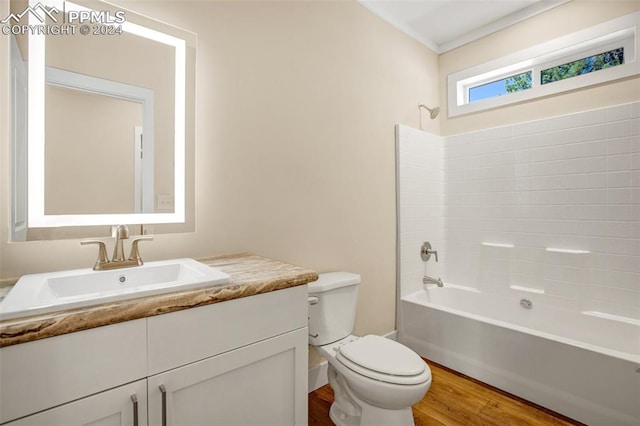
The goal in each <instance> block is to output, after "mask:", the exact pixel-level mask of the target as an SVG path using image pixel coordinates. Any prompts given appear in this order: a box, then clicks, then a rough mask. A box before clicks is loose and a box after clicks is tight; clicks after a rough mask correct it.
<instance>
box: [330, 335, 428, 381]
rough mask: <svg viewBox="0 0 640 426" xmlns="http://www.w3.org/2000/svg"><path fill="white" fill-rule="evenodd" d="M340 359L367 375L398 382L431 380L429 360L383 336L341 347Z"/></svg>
mask: <svg viewBox="0 0 640 426" xmlns="http://www.w3.org/2000/svg"><path fill="white" fill-rule="evenodd" d="M336 360H337V361H339V362H340V363H342V364H343V365H344V366H345V367H347V368H349V369H350V370H353V371H355V372H356V373H358V374H361V375H363V376H365V377H368V378H371V379H374V380H378V381H381V382H386V383H392V384H398V385H417V384H421V383H424V382H426V381H428V380H430V379H431V370H429V368H428V367H427V365H426V363H425V362H424V361H423V360H422V359H421V358H420V357H419V356H418V354H416V353H415V352H413V351H412V350H411V349H409V348H407V347H406V346H404V345H402V344H400V343H398V342H395V341H393V340H389V339H386V338H384V337H380V336H374V335H369V336H364V337H362V338H359V339H357V340H354V341H352V342H350V343H348V344H344V345H340V346H339V347H338V348H337V354H336Z"/></svg>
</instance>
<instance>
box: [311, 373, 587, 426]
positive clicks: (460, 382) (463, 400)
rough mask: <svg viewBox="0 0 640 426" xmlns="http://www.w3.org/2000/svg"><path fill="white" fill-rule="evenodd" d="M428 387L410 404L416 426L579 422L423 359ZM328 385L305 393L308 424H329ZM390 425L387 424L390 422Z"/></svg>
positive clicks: (329, 396) (330, 400)
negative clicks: (429, 376)
mask: <svg viewBox="0 0 640 426" xmlns="http://www.w3.org/2000/svg"><path fill="white" fill-rule="evenodd" d="M426 361H427V363H428V364H429V367H430V368H431V377H432V382H431V388H429V391H428V392H427V394H426V395H425V397H424V398H423V399H422V400H421V401H420V402H418V403H417V404H415V405H414V406H413V418H414V421H415V423H416V426H424V425H447V426H450V425H451V426H452V425H460V426H469V425H490V426H510V425H554V426H555V425H558V426H560V425H561V426H566V425H581V423H579V422H576V421H573V420H571V419H568V418H566V417H564V416H561V415H560V414H557V413H554V412H552V411H549V410H547V409H545V408H542V407H539V406H536V405H534V404H532V403H530V402H528V401H525V400H523V399H520V398H518V397H516V396H513V395H510V394H508V393H506V392H503V391H501V390H499V389H496V388H494V387H491V386H489V385H486V384H484V383H482V382H479V381H477V380H475V379H472V378H470V377H467V376H464V375H462V374H460V373H457V372H455V371H453V370H450V369H448V368H446V367H443V366H441V365H438V364H436V363H434V362H432V361H429V360H426ZM332 402H333V391H332V390H331V388H330V387H329V385H326V386H323V387H322V388H320V389H318V390H316V391H314V392H312V393H310V394H309V425H328V426H329V425H333V422H331V419H330V418H329V407H330V406H331V403H332ZM390 426H391V425H390Z"/></svg>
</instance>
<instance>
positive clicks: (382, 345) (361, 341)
mask: <svg viewBox="0 0 640 426" xmlns="http://www.w3.org/2000/svg"><path fill="white" fill-rule="evenodd" d="M359 285H360V275H358V274H352V273H348V272H331V273H325V274H319V278H318V280H317V281H314V282H312V283H309V344H311V345H312V346H314V347H315V348H316V350H317V351H318V352H319V353H320V355H322V356H323V357H325V358H326V359H327V361H328V362H329V369H328V378H329V384H330V385H331V388H332V389H333V392H334V402H333V404H332V405H331V409H330V411H329V415H330V417H331V420H333V422H334V423H335V424H336V425H338V426H356V425H363V426H365V425H385V426H391V425H413V424H414V423H413V413H412V411H411V406H412V405H413V404H415V403H416V402H418V401H420V400H421V399H422V397H423V396H424V395H425V393H426V392H427V390H428V389H429V386H430V385H431V370H430V369H429V366H428V365H427V364H426V363H425V362H424V360H422V358H420V356H418V354H416V353H415V352H413V351H412V350H411V349H409V348H407V347H406V346H404V345H402V344H400V343H398V342H396V341H393V340H390V339H386V338H384V337H380V336H374V335H368V336H364V337H358V336H354V335H352V334H351V333H352V332H353V325H354V322H355V316H356V305H357V301H358V286H359Z"/></svg>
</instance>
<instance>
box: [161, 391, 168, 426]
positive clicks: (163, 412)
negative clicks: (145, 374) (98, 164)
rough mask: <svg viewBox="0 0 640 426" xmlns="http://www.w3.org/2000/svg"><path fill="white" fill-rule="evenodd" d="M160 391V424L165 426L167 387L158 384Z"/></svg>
mask: <svg viewBox="0 0 640 426" xmlns="http://www.w3.org/2000/svg"><path fill="white" fill-rule="evenodd" d="M160 392H162V426H167V388H165V387H164V385H160Z"/></svg>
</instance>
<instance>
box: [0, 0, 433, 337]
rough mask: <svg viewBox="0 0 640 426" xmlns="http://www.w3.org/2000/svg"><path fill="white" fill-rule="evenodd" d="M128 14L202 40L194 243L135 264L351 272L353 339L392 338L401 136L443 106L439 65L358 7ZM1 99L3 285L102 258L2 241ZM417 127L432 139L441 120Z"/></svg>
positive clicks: (64, 247)
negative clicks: (233, 261)
mask: <svg viewBox="0 0 640 426" xmlns="http://www.w3.org/2000/svg"><path fill="white" fill-rule="evenodd" d="M127 4H129V3H127ZM131 8H132V9H136V10H139V11H141V12H143V13H144V12H147V13H149V14H152V15H153V16H155V17H157V18H158V19H160V20H164V21H166V22H171V23H173V24H175V25H177V26H179V27H183V28H185V29H187V30H190V31H193V32H195V33H197V34H198V53H197V124H196V132H197V134H196V160H195V168H196V169H195V172H196V182H195V185H196V188H195V191H196V230H195V232H194V233H183V234H165V235H157V236H156V238H155V241H154V242H152V243H150V244H147V245H145V247H144V248H143V251H142V254H143V257H144V258H146V259H149V260H153V259H162V258H171V257H177V256H192V257H201V256H208V255H212V254H218V253H230V252H239V251H249V252H253V253H257V254H260V255H264V256H269V257H273V258H277V259H281V260H284V261H287V262H292V263H296V264H301V265H304V266H307V267H310V268H314V269H316V270H318V271H331V270H346V271H352V272H358V273H360V274H362V278H363V282H362V287H361V292H360V295H361V296H360V304H359V311H358V317H357V324H356V332H357V333H378V334H382V333H387V332H389V331H391V330H393V329H394V328H395V267H396V265H395V226H396V225H395V165H394V164H395V159H394V156H395V154H394V152H395V148H394V146H395V140H394V125H395V124H396V123H404V124H407V125H410V126H414V127H417V126H418V118H419V115H418V109H417V105H418V104H419V103H427V104H434V103H436V102H437V99H438V98H439V94H438V87H437V86H438V83H437V75H438V71H437V56H436V55H435V54H433V53H432V52H430V51H429V50H428V49H426V48H424V47H423V46H422V45H420V44H419V43H418V42H416V41H414V40H412V39H410V38H409V37H407V36H406V35H404V34H402V33H400V32H399V31H397V30H395V29H393V28H392V27H390V26H389V25H388V24H386V23H384V22H383V21H381V20H380V19H379V18H377V17H376V16H374V15H372V14H371V13H370V12H368V11H367V10H366V9H364V8H363V7H361V6H360V5H358V4H357V3H355V2H352V1H342V2H264V1H262V2H256V3H249V2H226V3H224V2H215V3H211V2H194V3H187V2H184V1H180V2H178V1H175V2H166V1H165V2H161V3H158V2H148V1H147V2H141V3H139V4H137V5H135V6H131ZM1 41H2V51H1V52H0V53H1V54H2V57H7V46H8V45H7V40H5V38H4V37H3V38H2V39H1ZM0 63H1V64H2V66H1V72H2V75H1V77H2V80H1V81H2V87H1V89H2V90H1V92H2V93H7V92H6V89H7V69H6V68H7V66H6V61H1V62H0ZM0 102H2V105H1V108H2V114H0V120H1V121H0V132H2V133H1V134H0V135H1V139H0V140H1V142H2V145H1V152H0V153H1V155H0V158H1V159H2V161H3V165H2V176H1V177H0V182H1V191H2V192H1V196H2V197H1V200H2V208H1V209H0V212H1V213H0V214H2V216H3V217H2V218H0V220H1V222H0V223H2V231H1V235H0V277H11V276H18V275H20V274H24V273H29V272H39V271H45V270H54V269H68V268H77V267H89V266H90V265H92V264H93V262H94V260H95V255H96V253H95V250H93V249H91V248H87V247H80V245H79V244H78V241H77V240H64V241H35V242H26V243H7V242H6V241H7V239H8V230H7V223H8V216H7V215H8V213H9V206H8V204H7V203H8V197H9V194H8V189H7V182H8V160H7V158H8V130H7V129H8V126H7V122H8V121H7V120H8V118H7V112H6V111H7V97H6V96H2V97H1V98H0ZM424 128H425V130H429V131H431V132H434V133H438V132H439V128H438V123H437V121H436V120H425V121H424Z"/></svg>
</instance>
